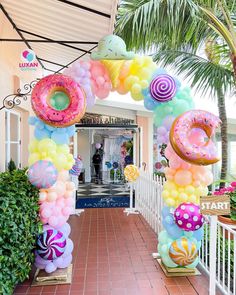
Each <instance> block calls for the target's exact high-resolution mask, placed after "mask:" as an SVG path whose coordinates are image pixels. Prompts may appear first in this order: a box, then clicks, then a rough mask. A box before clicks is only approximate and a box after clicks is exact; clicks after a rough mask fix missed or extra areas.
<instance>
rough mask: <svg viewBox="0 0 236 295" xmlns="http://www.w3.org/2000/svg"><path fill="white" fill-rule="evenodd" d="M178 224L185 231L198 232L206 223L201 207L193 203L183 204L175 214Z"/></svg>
mask: <svg viewBox="0 0 236 295" xmlns="http://www.w3.org/2000/svg"><path fill="white" fill-rule="evenodd" d="M174 217H175V222H176V224H177V225H178V226H179V227H180V228H181V229H183V230H185V231H195V230H198V229H199V228H200V227H201V226H202V225H203V222H204V217H203V215H202V214H201V213H200V207H199V206H198V205H195V204H193V203H182V204H180V205H179V206H178V207H177V208H176V209H175V212H174Z"/></svg>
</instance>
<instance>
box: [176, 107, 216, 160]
mask: <svg viewBox="0 0 236 295" xmlns="http://www.w3.org/2000/svg"><path fill="white" fill-rule="evenodd" d="M220 123H221V121H220V119H219V118H218V117H217V116H215V115H213V114H211V113H209V112H206V111H201V110H193V111H188V112H185V113H183V114H182V115H180V116H179V117H177V118H176V120H175V121H174V123H173V124H172V127H171V130H170V143H171V145H172V147H173V149H174V151H175V152H176V154H177V155H178V156H179V157H180V158H182V159H183V160H185V161H187V162H189V163H191V164H195V165H209V164H214V163H216V162H218V161H219V158H218V157H217V150H216V146H215V144H214V142H213V141H212V136H213V135H214V133H215V129H216V128H217V127H218V126H219V124H220ZM193 128H199V129H202V130H203V131H204V132H205V133H206V135H207V137H208V140H207V142H205V143H204V144H203V145H201V146H200V145H197V144H192V143H191V142H190V141H189V139H188V135H189V134H190V132H191V130H192V129H193Z"/></svg>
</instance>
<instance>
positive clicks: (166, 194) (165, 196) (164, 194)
mask: <svg viewBox="0 0 236 295" xmlns="http://www.w3.org/2000/svg"><path fill="white" fill-rule="evenodd" d="M162 197H163V198H164V199H166V198H169V197H170V193H169V191H168V190H164V191H163V192H162Z"/></svg>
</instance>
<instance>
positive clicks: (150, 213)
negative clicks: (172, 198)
mask: <svg viewBox="0 0 236 295" xmlns="http://www.w3.org/2000/svg"><path fill="white" fill-rule="evenodd" d="M163 183H164V181H163V179H162V178H159V177H155V176H154V177H153V176H152V175H151V174H150V173H148V172H144V171H141V172H140V177H139V179H138V180H137V181H136V183H135V184H134V186H133V188H134V190H135V208H136V209H137V210H138V211H139V212H140V213H141V214H142V215H143V217H144V218H145V220H146V221H147V222H148V223H149V225H150V226H151V227H152V229H153V230H154V231H155V233H156V234H159V232H160V231H161V230H162V224H161V210H162V207H163V202H162V197H161V192H162V189H163ZM209 220H210V219H209ZM209 224H210V223H209ZM209 224H205V233H204V239H203V241H202V247H201V250H200V252H199V256H200V265H201V266H202V267H203V269H204V270H205V271H206V272H207V273H208V275H210V273H209V266H210V259H216V268H215V271H214V272H215V285H216V286H218V288H219V289H220V290H221V291H222V293H223V294H229V295H236V231H234V230H233V229H232V228H231V227H229V226H228V225H226V224H223V223H221V222H219V221H217V231H216V234H217V239H216V241H217V245H216V247H217V248H216V249H217V250H216V257H212V255H210V254H211V251H210V229H209V226H210V225H209Z"/></svg>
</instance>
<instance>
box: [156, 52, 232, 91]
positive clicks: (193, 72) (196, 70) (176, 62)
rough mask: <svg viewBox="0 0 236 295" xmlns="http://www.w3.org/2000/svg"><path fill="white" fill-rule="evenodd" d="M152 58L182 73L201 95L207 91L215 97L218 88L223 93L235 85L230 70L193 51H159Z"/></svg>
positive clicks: (177, 72)
mask: <svg viewBox="0 0 236 295" xmlns="http://www.w3.org/2000/svg"><path fill="white" fill-rule="evenodd" d="M153 59H154V60H155V61H156V62H158V63H159V64H161V65H162V66H168V65H169V66H172V67H173V69H174V71H175V72H176V74H182V75H183V76H184V78H185V79H187V80H188V81H189V82H190V84H191V87H193V88H194V89H195V90H196V91H198V92H200V93H202V94H203V95H204V94H208V93H209V94H210V95H211V96H212V97H214V96H215V97H217V93H218V91H219V90H221V91H222V92H223V94H224V95H225V94H226V93H229V92H230V91H232V89H233V88H234V86H235V85H234V75H233V72H232V71H231V70H229V69H228V68H226V67H224V66H223V65H220V64H215V63H213V62H210V61H208V60H207V59H205V58H203V57H200V56H198V55H196V54H193V53H187V52H181V51H160V52H158V53H156V54H155V55H153Z"/></svg>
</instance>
